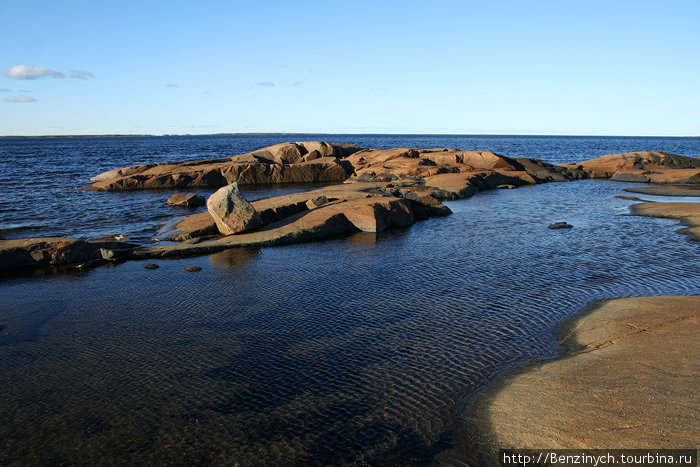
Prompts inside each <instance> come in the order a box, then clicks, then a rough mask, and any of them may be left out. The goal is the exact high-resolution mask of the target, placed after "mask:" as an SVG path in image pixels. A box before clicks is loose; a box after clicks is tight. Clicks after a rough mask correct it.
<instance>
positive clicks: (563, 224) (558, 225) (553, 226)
mask: <svg viewBox="0 0 700 467" xmlns="http://www.w3.org/2000/svg"><path fill="white" fill-rule="evenodd" d="M572 227H573V225H571V224H567V223H566V222H555V223H554V224H550V226H549V227H548V228H550V229H570V228H572Z"/></svg>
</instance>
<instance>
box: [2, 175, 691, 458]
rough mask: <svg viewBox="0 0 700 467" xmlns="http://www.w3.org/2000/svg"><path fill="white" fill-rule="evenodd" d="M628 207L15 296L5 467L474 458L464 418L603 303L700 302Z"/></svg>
mask: <svg viewBox="0 0 700 467" xmlns="http://www.w3.org/2000/svg"><path fill="white" fill-rule="evenodd" d="M626 186H632V185H631V184H626V183H617V182H606V181H579V182H573V183H556V184H547V185H539V186H534V187H528V188H520V189H516V190H497V191H491V192H485V193H479V194H478V195H477V196H475V197H473V198H471V199H469V200H462V201H455V202H451V203H448V204H449V206H450V208H451V209H452V210H453V211H454V214H453V215H451V216H449V217H446V218H439V219H430V220H427V221H423V222H419V223H417V224H415V225H413V226H411V227H409V228H407V229H402V230H395V231H390V232H385V233H383V234H380V235H373V234H357V235H353V236H349V237H342V238H336V239H330V240H327V241H322V242H315V243H308V244H303V245H290V246H284V247H275V248H267V249H259V250H258V249H245V250H231V251H227V252H222V253H219V254H216V255H212V256H208V257H199V258H190V259H181V260H168V261H165V260H162V261H159V262H158V264H159V265H160V266H161V267H160V268H159V269H157V270H146V269H143V264H144V262H139V261H131V262H128V263H124V264H120V265H117V266H115V267H111V268H106V267H103V268H98V269H96V270H93V271H90V272H88V273H83V274H79V275H49V276H45V277H41V278H20V277H17V278H10V279H5V280H3V281H0V295H1V296H2V297H3V301H2V304H1V305H0V325H2V326H4V327H5V328H4V329H3V330H2V331H0V374H1V375H2V378H1V379H0V394H3V397H2V399H0V420H3V423H2V424H0V463H2V464H6V463H17V464H21V463H27V462H30V463H31V462H39V461H42V462H44V463H46V462H52V463H61V462H64V463H97V462H100V463H104V462H138V463H146V462H153V463H165V462H168V463H176V464H183V463H186V464H191V463H195V462H202V463H209V462H213V463H217V464H218V463H224V462H228V463H233V462H239V463H241V464H243V465H246V464H263V463H267V464H271V463H272V464H279V463H289V464H300V465H327V464H336V463H341V464H347V463H352V462H358V463H361V462H368V463H371V464H396V463H399V464H411V465H422V464H427V463H429V462H430V460H431V459H432V458H433V457H434V456H435V455H436V454H437V453H438V452H440V451H442V450H445V449H449V448H452V447H457V448H458V449H461V448H463V444H464V434H463V433H461V432H460V431H459V425H458V423H457V419H458V417H457V413H456V407H458V405H459V404H460V403H461V402H462V401H463V400H464V399H465V398H467V397H468V396H469V395H470V394H472V393H473V392H474V391H475V390H477V389H479V388H480V387H482V386H483V385H484V384H485V383H486V382H487V381H488V380H489V379H490V378H492V377H493V376H494V375H495V374H497V373H499V372H501V371H503V370H504V369H506V368H508V367H509V366H511V365H514V364H516V363H518V362H522V361H525V360H529V359H537V358H547V357H550V356H552V355H554V354H555V353H556V352H557V346H556V342H555V341H554V338H553V335H552V329H553V328H554V326H555V325H556V324H557V323H558V322H560V321H561V320H562V319H564V318H565V317H567V316H570V315H571V314H573V313H575V312H576V311H578V310H580V309H581V308H582V307H583V306H584V305H585V304H586V303H587V302H589V301H590V300H593V299H598V298H608V297H617V296H630V295H666V294H681V295H687V294H693V293H698V292H699V291H700V270H699V269H698V268H697V258H698V256H697V255H698V243H695V242H690V241H688V240H687V239H686V237H684V236H681V235H678V234H676V233H675V230H677V227H676V224H677V223H676V222H675V221H670V220H664V219H651V218H642V217H634V216H630V215H628V212H629V206H630V205H631V204H633V203H632V202H630V201H625V200H620V199H616V198H615V196H616V195H621V194H624V192H623V188H624V187H626ZM105 196H109V195H105ZM555 221H567V222H569V223H570V224H572V225H574V228H573V229H566V230H549V229H547V225H549V224H550V223H552V222H555ZM188 265H196V266H201V267H202V271H201V272H199V273H189V272H186V271H184V269H183V268H184V266H188Z"/></svg>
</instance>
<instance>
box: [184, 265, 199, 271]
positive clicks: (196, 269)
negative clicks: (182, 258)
mask: <svg viewBox="0 0 700 467" xmlns="http://www.w3.org/2000/svg"><path fill="white" fill-rule="evenodd" d="M201 270H202V268H200V267H199V266H187V267H185V271H189V272H197V271H201Z"/></svg>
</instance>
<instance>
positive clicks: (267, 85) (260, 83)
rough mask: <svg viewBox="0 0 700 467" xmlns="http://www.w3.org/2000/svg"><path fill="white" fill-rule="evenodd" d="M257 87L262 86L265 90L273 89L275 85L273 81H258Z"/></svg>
mask: <svg viewBox="0 0 700 467" xmlns="http://www.w3.org/2000/svg"><path fill="white" fill-rule="evenodd" d="M255 85H256V86H261V87H263V88H271V87H273V86H274V85H275V83H273V82H272V81H258V82H257V83H255Z"/></svg>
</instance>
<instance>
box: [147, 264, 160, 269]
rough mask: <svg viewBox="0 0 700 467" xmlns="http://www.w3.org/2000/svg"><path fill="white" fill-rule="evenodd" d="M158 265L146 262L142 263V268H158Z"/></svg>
mask: <svg viewBox="0 0 700 467" xmlns="http://www.w3.org/2000/svg"><path fill="white" fill-rule="evenodd" d="M159 267H160V266H158V265H157V264H154V263H148V264H146V265H144V269H158V268H159Z"/></svg>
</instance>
